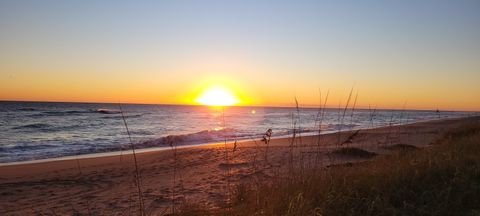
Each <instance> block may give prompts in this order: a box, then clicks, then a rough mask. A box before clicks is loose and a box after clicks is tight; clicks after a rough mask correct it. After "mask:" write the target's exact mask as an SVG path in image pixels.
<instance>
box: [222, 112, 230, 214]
mask: <svg viewBox="0 0 480 216" xmlns="http://www.w3.org/2000/svg"><path fill="white" fill-rule="evenodd" d="M222 120H223V137H224V147H225V164H226V167H227V171H226V172H227V173H226V175H225V183H226V190H225V197H226V202H225V203H226V204H227V206H229V205H230V200H231V199H230V195H231V192H230V179H229V178H230V159H229V157H228V146H227V135H226V129H227V126H226V121H225V107H222ZM228 209H229V208H228Z"/></svg>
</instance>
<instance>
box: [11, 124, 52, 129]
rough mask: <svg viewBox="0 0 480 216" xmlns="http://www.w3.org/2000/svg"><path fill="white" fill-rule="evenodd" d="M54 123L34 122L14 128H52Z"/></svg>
mask: <svg viewBox="0 0 480 216" xmlns="http://www.w3.org/2000/svg"><path fill="white" fill-rule="evenodd" d="M50 127H52V125H49V124H44V123H33V124H27V125H22V126H17V127H14V128H13V129H42V128H50Z"/></svg>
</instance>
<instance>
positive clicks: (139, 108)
mask: <svg viewBox="0 0 480 216" xmlns="http://www.w3.org/2000/svg"><path fill="white" fill-rule="evenodd" d="M120 110H122V111H123V113H122V112H121V111H120ZM474 114H475V113H468V112H449V111H440V112H437V111H418V110H375V111H373V110H372V109H370V110H369V109H356V110H354V112H352V110H351V109H348V110H346V111H345V110H344V109H325V110H324V112H319V110H318V109H317V108H300V109H299V110H297V109H296V108H280V107H225V108H219V107H206V106H184V105H140V104H122V105H121V106H119V104H100V103H50V102H0V163H6V162H17V161H27V160H36V159H45V158H56V157H62V156H73V155H82V154H90V153H99V152H112V151H120V150H127V149H129V148H130V145H129V142H130V141H129V136H128V134H127V130H126V127H125V124H124V121H123V119H125V122H126V123H127V126H128V129H129V132H130V137H131V138H132V141H133V144H134V145H135V147H136V148H151V147H162V146H169V145H170V144H172V142H173V143H174V144H175V145H191V144H205V143H212V142H221V141H224V140H230V141H231V140H246V139H259V138H261V137H262V135H263V134H264V133H265V132H266V131H267V130H268V129H272V131H273V134H272V135H273V137H285V136H289V135H291V134H292V133H293V130H294V128H296V129H295V130H296V133H303V134H316V133H318V128H319V127H318V125H319V124H320V119H322V121H321V129H322V131H321V132H322V133H331V132H336V131H344V130H355V129H365V128H374V127H382V126H388V125H398V124H408V123H414V122H419V121H426V120H434V119H444V118H456V117H463V116H469V115H474ZM122 115H123V117H124V118H123V117H122ZM322 116H323V117H322Z"/></svg>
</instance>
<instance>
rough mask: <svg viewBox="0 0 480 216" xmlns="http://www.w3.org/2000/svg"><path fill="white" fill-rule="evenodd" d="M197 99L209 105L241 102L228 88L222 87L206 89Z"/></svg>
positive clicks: (228, 104)
mask: <svg viewBox="0 0 480 216" xmlns="http://www.w3.org/2000/svg"><path fill="white" fill-rule="evenodd" d="M195 101H196V102H198V103H200V104H203V105H208V106H231V105H234V104H236V103H238V102H239V100H238V98H237V97H236V96H235V95H233V94H232V93H231V92H230V91H229V90H228V89H225V88H221V87H212V88H209V89H207V90H205V91H204V92H203V93H202V94H201V95H200V96H199V97H197V99H196V100H195Z"/></svg>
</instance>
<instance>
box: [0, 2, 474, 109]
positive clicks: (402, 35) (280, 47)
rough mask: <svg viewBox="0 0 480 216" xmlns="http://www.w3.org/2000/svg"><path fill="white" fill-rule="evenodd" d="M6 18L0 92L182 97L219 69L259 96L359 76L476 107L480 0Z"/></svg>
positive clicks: (379, 87) (269, 100) (159, 6)
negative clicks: (127, 91) (125, 90)
mask: <svg viewBox="0 0 480 216" xmlns="http://www.w3.org/2000/svg"><path fill="white" fill-rule="evenodd" d="M0 29H1V34H0V46H1V47H2V49H1V50H0V57H1V58H0V70H1V72H0V73H1V74H0V75H1V77H2V80H4V82H5V83H3V84H4V85H3V86H4V87H3V89H1V90H2V92H4V93H2V94H0V99H40V100H87V101H88V100H93V101H108V100H110V99H109V98H112V97H115V96H114V94H113V93H111V94H110V93H109V92H115V91H120V90H119V88H120V87H119V86H122V85H123V86H124V85H126V84H128V85H132V87H131V88H132V89H136V88H135V85H133V84H131V82H134V83H139V84H138V85H139V86H144V87H145V86H146V87H145V89H141V90H138V92H137V94H136V96H135V94H132V95H131V97H137V98H140V99H138V100H139V101H142V100H144V101H147V102H155V101H157V102H158V103H164V102H165V103H182V101H179V99H178V98H179V97H182V95H186V94H188V92H191V91H193V88H194V87H193V86H195V85H196V82H200V81H202V80H211V79H212V78H210V77H222V79H229V80H237V81H238V82H239V83H241V84H239V85H241V87H239V88H243V89H247V90H245V92H244V94H246V95H250V97H257V101H258V102H257V103H259V104H274V105H275V104H278V105H281V104H282V105H283V104H287V103H290V102H289V101H291V98H292V97H293V96H295V95H296V96H298V97H299V98H300V99H303V101H305V102H306V103H308V104H313V103H314V101H316V99H314V98H316V97H318V96H317V95H315V93H316V92H317V91H318V88H324V89H332V90H333V91H334V92H337V93H338V98H339V99H340V98H342V95H345V92H344V91H348V89H349V88H350V86H352V85H353V84H354V85H356V86H357V87H358V88H359V91H360V92H361V93H362V92H363V94H364V96H365V97H364V98H365V100H368V103H379V104H381V105H383V106H385V107H391V106H398V105H397V104H396V101H398V104H400V105H401V104H403V102H404V101H405V100H410V101H412V103H413V104H416V105H414V106H418V107H426V106H428V105H429V104H430V105H431V106H441V107H442V106H444V107H450V108H455V107H458V108H459V109H480V98H479V96H476V95H477V94H475V93H474V92H480V87H478V86H479V85H478V80H480V71H479V70H480V63H479V62H480V61H478V59H480V40H479V38H480V2H479V1H181V0H176V1H5V0H3V1H0ZM121 77H123V78H121ZM5 80H9V81H8V82H7V81H5ZM152 80H157V82H152ZM165 80H168V81H165ZM265 80H270V82H272V83H275V84H276V87H275V88H273V87H265V86H264V82H265ZM49 83H51V84H54V85H53V86H54V87H55V88H53V87H48V84H49ZM58 83H67V84H69V83H70V85H66V86H62V85H59V84H58ZM171 83H177V85H175V86H173V85H172V84H171ZM86 85H91V86H93V88H94V89H95V90H98V91H101V92H105V95H104V96H102V97H100V98H96V97H92V98H91V99H89V97H88V96H85V95H82V93H80V92H82V91H83V92H85V93H84V94H87V93H88V94H91V92H90V91H89V90H88V89H83V88H84V87H85V86H86ZM286 85H287V86H288V87H285V86H286ZM28 86H30V87H31V88H30V87H28ZM50 86H52V85H50ZM69 86H70V87H69ZM158 86H163V87H161V88H158ZM179 86H183V87H179ZM147 87H148V88H147ZM0 88H1V87H0ZM20 88H21V89H20ZM59 88H72V92H75V94H74V95H73V97H72V98H71V99H68V97H67V98H65V96H56V95H61V94H60V93H61V92H60V93H59V90H55V89H59ZM137 88H138V87H137ZM150 91H153V92H162V93H157V94H154V93H151V92H150ZM379 91H384V92H383V93H384V94H379ZM5 92H9V93H5ZM415 92H417V93H415ZM37 94H38V96H37ZM42 94H43V95H44V96H41V95H42ZM285 94H287V95H288V96H289V97H285V98H281V97H279V96H278V95H285ZM437 94H438V95H441V96H437ZM29 95H30V96H29ZM138 95H142V96H143V95H148V96H145V98H143V99H142V96H140V97H139V96H138ZM252 95H253V96H252ZM129 97H130V96H129ZM172 98H173V99H172ZM112 100H113V99H112ZM115 100H118V98H115ZM122 100H123V98H122ZM125 100H126V101H133V102H138V101H137V100H134V99H133V98H128V97H127V98H125ZM366 103H367V101H365V104H366Z"/></svg>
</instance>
